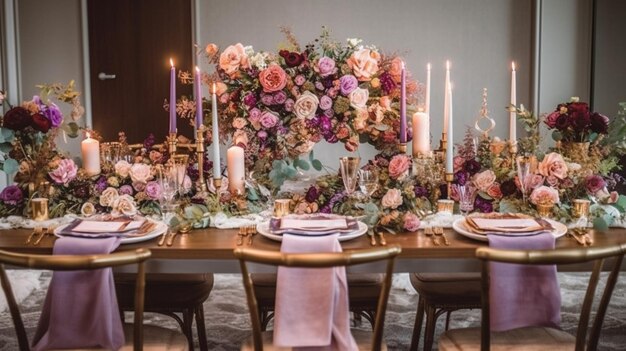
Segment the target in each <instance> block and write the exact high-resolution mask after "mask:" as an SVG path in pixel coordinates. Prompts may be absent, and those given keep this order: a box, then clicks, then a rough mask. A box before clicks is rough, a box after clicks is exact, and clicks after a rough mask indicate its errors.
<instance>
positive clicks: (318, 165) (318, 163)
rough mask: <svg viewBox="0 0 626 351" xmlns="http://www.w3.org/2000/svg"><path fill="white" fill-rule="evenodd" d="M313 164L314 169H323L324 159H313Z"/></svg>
mask: <svg viewBox="0 0 626 351" xmlns="http://www.w3.org/2000/svg"><path fill="white" fill-rule="evenodd" d="M311 165H312V166H313V169H315V170H316V171H321V170H322V161H320V160H313V161H311Z"/></svg>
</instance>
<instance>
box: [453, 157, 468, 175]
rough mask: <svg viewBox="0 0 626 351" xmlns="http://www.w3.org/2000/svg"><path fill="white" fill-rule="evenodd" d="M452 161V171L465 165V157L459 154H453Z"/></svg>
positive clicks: (458, 169)
mask: <svg viewBox="0 0 626 351" xmlns="http://www.w3.org/2000/svg"><path fill="white" fill-rule="evenodd" d="M453 162H454V173H456V172H458V171H460V170H462V169H463V166H464V165H465V159H464V158H463V157H461V156H454V159H453Z"/></svg>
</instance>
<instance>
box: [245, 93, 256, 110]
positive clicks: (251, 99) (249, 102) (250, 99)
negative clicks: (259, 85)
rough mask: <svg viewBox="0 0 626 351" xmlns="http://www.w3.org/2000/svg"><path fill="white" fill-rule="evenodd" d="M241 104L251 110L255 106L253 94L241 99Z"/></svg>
mask: <svg viewBox="0 0 626 351" xmlns="http://www.w3.org/2000/svg"><path fill="white" fill-rule="evenodd" d="M243 103H244V104H245V105H246V106H248V108H253V107H254V106H256V96H255V94H254V93H249V94H247V95H246V96H244V97H243Z"/></svg>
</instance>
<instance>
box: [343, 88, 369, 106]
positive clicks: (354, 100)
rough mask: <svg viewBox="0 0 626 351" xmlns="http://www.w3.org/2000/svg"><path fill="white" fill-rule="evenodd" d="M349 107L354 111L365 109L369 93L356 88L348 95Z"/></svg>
mask: <svg viewBox="0 0 626 351" xmlns="http://www.w3.org/2000/svg"><path fill="white" fill-rule="evenodd" d="M348 98H349V99H350V106H352V107H354V108H355V109H357V110H358V109H363V108H365V107H367V100H368V99H369V98H370V92H369V90H367V89H362V88H356V89H354V90H353V91H352V92H351V93H350V94H349V95H348Z"/></svg>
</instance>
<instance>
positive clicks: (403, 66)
mask: <svg viewBox="0 0 626 351" xmlns="http://www.w3.org/2000/svg"><path fill="white" fill-rule="evenodd" d="M402 69H404V61H402Z"/></svg>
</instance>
